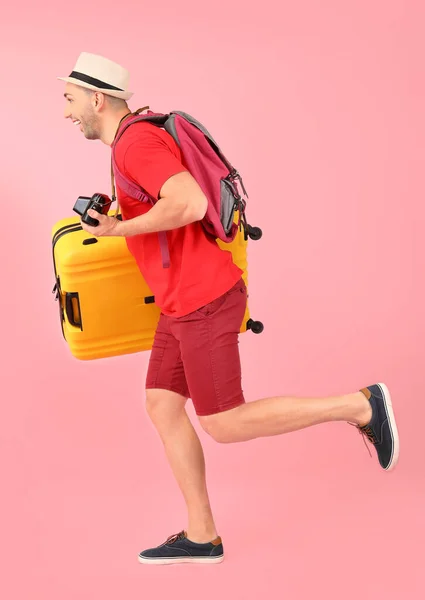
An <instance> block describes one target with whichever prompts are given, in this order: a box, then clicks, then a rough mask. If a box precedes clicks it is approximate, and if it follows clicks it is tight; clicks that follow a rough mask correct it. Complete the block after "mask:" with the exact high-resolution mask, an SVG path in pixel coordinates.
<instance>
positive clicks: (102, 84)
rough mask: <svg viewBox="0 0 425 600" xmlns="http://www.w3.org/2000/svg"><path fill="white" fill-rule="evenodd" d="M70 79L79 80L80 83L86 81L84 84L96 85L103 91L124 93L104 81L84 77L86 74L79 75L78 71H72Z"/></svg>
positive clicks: (87, 76)
mask: <svg viewBox="0 0 425 600" xmlns="http://www.w3.org/2000/svg"><path fill="white" fill-rule="evenodd" d="M69 77H73V78H74V79H79V80H80V81H84V83H89V84H90V85H94V86H95V87H98V88H102V89H103V90H117V92H123V91H124V90H122V89H121V88H118V87H115V86H114V85H111V84H109V83H105V82H104V81H100V79H95V78H94V77H90V76H89V75H84V73H79V72H78V71H72V73H71V75H69Z"/></svg>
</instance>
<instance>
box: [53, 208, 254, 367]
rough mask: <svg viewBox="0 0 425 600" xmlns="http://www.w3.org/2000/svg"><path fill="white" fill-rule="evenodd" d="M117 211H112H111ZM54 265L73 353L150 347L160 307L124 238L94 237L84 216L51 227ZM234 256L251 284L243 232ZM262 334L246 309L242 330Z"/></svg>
mask: <svg viewBox="0 0 425 600" xmlns="http://www.w3.org/2000/svg"><path fill="white" fill-rule="evenodd" d="M109 214H110V215H115V212H114V211H111V212H110V213H109ZM52 243H53V266H54V273H55V280H56V285H55V287H54V289H53V292H56V300H58V304H59V316H60V322H61V327H62V333H63V336H64V338H65V340H66V342H67V343H68V345H69V348H70V351H71V353H72V354H73V356H74V357H76V358H78V359H80V360H92V359H98V358H106V357H111V356H118V355H123V354H130V353H134V352H141V351H144V350H150V349H151V348H152V344H153V339H154V334H155V330H156V326H157V323H158V319H159V315H160V310H159V308H158V307H157V306H156V304H155V303H154V296H153V293H152V291H151V290H150V289H149V287H148V285H147V284H146V282H145V280H144V278H143V276H142V275H141V273H140V271H139V269H138V267H137V264H136V262H135V260H134V258H133V256H132V255H131V254H130V252H129V250H128V248H127V244H126V241H125V238H123V237H112V236H111V237H108V236H105V237H99V238H95V237H93V236H92V235H91V234H89V233H87V232H86V231H84V230H83V229H82V228H81V223H80V217H79V216H74V217H69V218H65V219H62V220H61V221H59V222H58V223H56V225H55V226H54V227H53V230H52ZM218 243H219V245H220V246H221V247H222V248H224V249H226V250H231V252H232V254H233V260H234V261H235V263H236V264H237V265H238V266H239V267H240V268H241V269H242V270H243V271H244V274H243V278H244V280H245V283H246V285H247V286H248V276H247V275H248V273H247V244H248V242H247V241H246V240H245V239H244V233H243V230H242V231H239V232H238V235H237V236H236V238H235V239H234V241H233V242H232V243H231V244H225V243H223V242H221V241H219V242H218ZM248 329H250V330H252V331H253V332H254V333H261V331H262V330H263V325H262V323H261V322H259V321H253V320H252V319H251V318H250V314H249V308H248V306H247V310H246V313H245V317H244V320H243V324H242V327H241V332H245V331H247V330H248Z"/></svg>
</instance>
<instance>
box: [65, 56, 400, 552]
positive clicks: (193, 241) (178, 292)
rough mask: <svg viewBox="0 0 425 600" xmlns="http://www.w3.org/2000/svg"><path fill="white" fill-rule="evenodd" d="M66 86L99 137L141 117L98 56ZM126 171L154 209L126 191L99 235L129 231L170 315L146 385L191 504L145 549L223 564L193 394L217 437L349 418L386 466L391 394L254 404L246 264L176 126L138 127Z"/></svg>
mask: <svg viewBox="0 0 425 600" xmlns="http://www.w3.org/2000/svg"><path fill="white" fill-rule="evenodd" d="M58 79H62V80H64V81H66V82H67V84H66V88H65V94H64V95H65V98H66V107H65V115H64V116H65V118H67V119H71V120H72V121H73V122H74V123H75V124H76V125H77V126H78V127H79V129H80V131H81V132H83V134H84V136H85V137H86V138H87V139H89V140H101V141H102V142H103V143H104V144H107V145H109V146H111V145H112V143H113V141H114V139H115V136H116V134H117V131H118V128H119V126H120V125H121V123H123V122H124V121H125V119H126V117H127V116H128V115H130V114H131V111H130V109H129V108H128V105H127V102H126V101H127V100H129V99H130V98H131V96H132V93H131V92H129V91H128V81H129V74H128V72H127V71H126V70H125V69H123V68H122V67H121V66H120V65H118V64H116V63H114V62H112V61H110V60H108V59H106V58H104V57H102V56H98V55H94V54H88V53H82V54H81V55H80V57H79V59H78V61H77V63H76V65H75V67H74V70H73V71H72V73H71V74H70V76H69V77H64V78H58ZM116 161H117V165H118V168H119V169H120V170H121V171H122V172H123V173H125V174H126V175H127V176H128V177H129V178H130V179H132V180H133V181H134V182H136V183H138V184H139V185H140V186H142V187H143V188H144V189H145V190H146V191H147V192H148V193H150V194H151V195H152V196H154V197H156V198H158V201H157V203H156V204H155V205H154V206H153V207H152V206H151V205H149V204H145V203H142V202H140V201H138V200H136V199H134V198H130V197H128V196H125V194H124V193H123V192H122V190H120V189H119V187H117V194H118V198H119V201H120V205H121V211H122V217H123V220H122V221H119V220H117V219H115V218H113V217H109V216H105V215H99V214H98V213H95V212H93V211H92V213H91V216H93V217H95V218H96V219H98V220H99V225H98V227H89V226H87V225H85V224H84V223H82V226H83V229H85V230H86V231H87V232H89V233H91V234H92V235H93V236H97V237H99V236H108V235H109V236H111V235H113V236H124V237H125V238H126V241H127V244H128V248H129V250H130V252H131V253H132V254H133V256H134V258H135V260H136V261H137V264H138V266H139V268H140V271H141V273H142V274H143V276H144V278H145V279H146V281H147V283H148V285H149V287H150V288H151V290H152V292H153V293H154V294H155V299H156V303H157V304H158V306H159V307H160V309H161V317H160V320H159V324H158V329H157V331H156V335H155V341H154V346H153V349H152V353H151V357H150V363H149V370H148V376H147V382H146V406H147V412H148V414H149V417H150V419H151V420H152V422H153V424H154V426H155V428H156V429H157V431H158V434H159V436H160V438H161V440H162V443H163V445H164V449H165V452H166V454H167V457H168V460H169V462H170V465H171V468H172V470H173V473H174V475H175V478H176V480H177V483H178V485H179V487H180V489H181V492H182V493H183V496H184V499H185V501H186V505H187V509H188V525H187V529H186V530H185V531H181V532H180V533H178V534H176V535H173V536H171V537H170V538H168V539H167V540H166V542H164V543H163V544H161V545H160V546H158V547H156V548H150V549H149V550H145V551H143V552H141V553H140V554H139V560H140V561H141V562H143V563H149V564H168V563H175V562H202V563H211V564H212V563H217V562H221V561H222V560H223V544H222V540H221V538H220V537H219V536H218V533H217V530H216V526H215V523H214V519H213V515H212V511H211V506H210V502H209V498H208V492H207V486H206V481H205V462H204V455H203V451H202V447H201V444H200V441H199V438H198V436H197V435H196V432H195V430H194V428H193V426H192V424H191V422H190V420H189V418H188V416H187V413H186V410H185V405H186V402H187V400H188V398H189V397H190V398H191V399H192V402H193V404H194V407H195V410H196V413H197V416H198V417H199V421H200V423H201V425H202V427H203V429H204V430H205V431H206V432H207V433H209V434H210V435H211V436H212V437H213V438H214V439H215V440H216V441H218V442H223V443H225V442H242V441H247V440H251V439H254V438H258V437H263V436H274V435H279V434H282V433H287V432H290V431H295V430H298V429H302V428H305V427H309V426H312V425H316V424H319V423H325V422H330V421H347V422H350V423H352V424H354V425H356V426H357V428H358V429H359V431H360V432H361V433H362V435H364V436H365V437H367V439H368V440H369V441H370V442H371V443H372V444H373V445H374V447H375V449H376V452H377V457H378V460H379V463H380V465H381V467H382V468H384V469H386V470H391V469H393V468H394V467H395V465H396V463H397V460H398V455H399V440H398V433H397V426H396V423H395V418H394V413H393V409H392V404H391V397H390V393H389V391H388V389H387V387H386V386H385V385H384V384H375V385H371V386H369V387H365V388H363V389H361V390H360V391H356V392H353V393H348V394H346V395H343V396H338V397H329V398H290V397H276V398H267V399H262V400H257V401H255V402H249V403H246V402H245V400H244V397H243V393H242V388H241V368H240V360H239V351H238V334H239V331H240V327H241V324H242V319H243V316H244V313H245V306H246V298H247V294H246V288H245V284H244V282H243V280H242V278H241V275H242V271H241V270H240V269H239V268H238V267H237V266H236V265H235V264H234V263H233V261H232V255H231V253H229V252H224V251H222V250H221V249H220V248H219V247H218V245H217V243H216V241H215V240H214V239H211V238H210V237H208V236H207V235H206V233H205V232H204V229H203V227H202V225H201V220H202V218H203V217H204V215H205V212H206V208H207V198H206V197H205V195H204V194H203V192H202V190H201V188H200V187H199V185H198V184H197V182H196V181H195V179H194V178H193V177H192V176H191V174H190V173H189V172H188V170H187V168H186V167H185V165H184V164H183V162H182V156H181V154H180V150H179V147H178V146H177V144H176V143H175V141H174V140H173V138H172V136H170V135H169V134H168V133H167V132H165V131H164V130H162V129H159V128H157V127H155V126H153V125H151V124H148V123H137V124H134V125H132V126H131V127H129V128H128V129H127V131H126V132H125V133H124V134H123V136H122V138H121V139H120V140H119V142H118V144H117V146H116ZM160 231H166V232H167V234H166V235H167V239H168V244H169V248H170V257H171V264H170V267H169V268H164V267H163V263H162V256H161V250H160V244H159V241H158V232H160Z"/></svg>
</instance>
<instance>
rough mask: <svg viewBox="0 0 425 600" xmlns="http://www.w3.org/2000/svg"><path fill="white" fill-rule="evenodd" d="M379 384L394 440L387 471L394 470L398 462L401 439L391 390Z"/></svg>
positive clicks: (383, 384)
mask: <svg viewBox="0 0 425 600" xmlns="http://www.w3.org/2000/svg"><path fill="white" fill-rule="evenodd" d="M377 385H378V386H379V387H380V388H381V391H382V396H383V399H384V407H385V412H386V413H387V417H388V424H389V428H390V434H391V439H392V441H393V451H392V454H391V458H390V461H389V463H388V465H387V466H386V467H383V468H384V469H385V470H386V471H392V469H394V467H395V466H396V464H397V463H398V458H399V455H400V441H399V437H398V430H397V425H396V422H395V416H394V410H393V405H392V401H391V394H390V391H389V389H388V388H387V386H386V385H385V383H378V384H377Z"/></svg>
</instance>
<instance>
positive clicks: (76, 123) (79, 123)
mask: <svg viewBox="0 0 425 600" xmlns="http://www.w3.org/2000/svg"><path fill="white" fill-rule="evenodd" d="M72 122H73V123H74V125H81V121H78V119H77V120H75V121H74V120H73V121H72Z"/></svg>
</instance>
